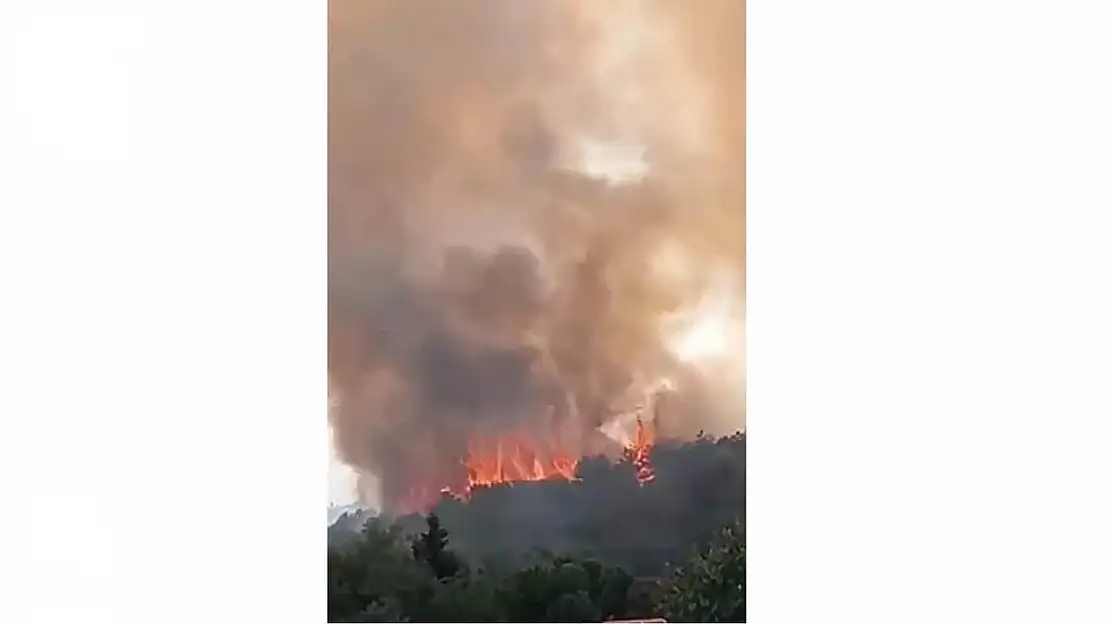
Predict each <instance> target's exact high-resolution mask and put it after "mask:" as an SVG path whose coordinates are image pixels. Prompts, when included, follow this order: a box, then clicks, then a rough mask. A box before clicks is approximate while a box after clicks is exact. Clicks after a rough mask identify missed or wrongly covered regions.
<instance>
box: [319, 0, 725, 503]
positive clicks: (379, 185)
mask: <svg viewBox="0 0 1110 625" xmlns="http://www.w3.org/2000/svg"><path fill="white" fill-rule="evenodd" d="M689 4H693V3H680V2H664V1H662V0H657V1H651V0H648V1H640V2H635V1H627V0H608V1H607V2H588V1H585V0H579V1H577V2H576V1H569V2H568V1H565V0H533V1H529V2H514V1H511V0H471V1H468V2H451V1H449V0H412V1H401V0H331V1H330V2H329V13H330V15H329V85H328V99H329V103H328V111H329V120H328V124H329V131H328V141H329V148H328V158H329V162H328V177H329V209H328V216H329V226H328V236H329V240H328V245H329V250H328V257H329V264H328V271H329V275H328V306H329V332H328V333H329V350H328V370H329V381H330V385H331V388H330V392H331V393H332V395H333V401H334V405H333V408H332V410H331V411H330V417H329V418H330V420H331V423H332V427H333V432H334V436H335V446H336V450H337V453H338V455H339V457H340V458H341V459H342V460H343V461H345V462H346V463H348V464H350V465H351V466H352V467H354V468H355V469H356V470H357V471H359V472H360V473H363V474H368V475H370V474H372V475H374V476H376V478H377V479H378V481H379V482H380V484H381V488H382V489H383V491H384V494H386V496H387V497H388V493H389V491H390V490H391V489H397V488H401V487H403V486H404V485H405V484H407V483H408V482H410V481H411V480H412V479H423V478H421V477H419V476H438V475H449V474H451V473H452V472H456V473H457V471H458V469H459V458H461V457H462V455H463V454H464V453H465V450H466V444H467V441H468V440H469V439H470V437H471V436H473V435H474V434H475V433H478V432H489V433H496V432H498V431H503V430H506V429H508V428H513V429H516V430H519V429H525V430H529V431H534V432H536V435H537V436H543V437H548V438H553V439H558V441H557V442H558V444H559V445H562V446H570V447H577V448H579V451H581V452H586V451H588V450H587V449H585V447H588V445H589V444H590V443H589V441H590V440H591V438H590V437H591V435H592V434H593V433H594V432H595V428H596V426H597V425H599V424H600V422H601V421H602V420H603V419H604V418H606V415H607V414H608V412H609V411H610V409H611V406H612V405H613V404H614V402H616V401H618V399H619V398H621V397H624V396H626V395H627V393H628V390H629V387H630V385H634V384H636V383H637V381H638V380H641V379H643V378H644V377H645V376H648V377H650V376H651V375H654V374H657V373H659V372H677V374H682V372H681V368H682V365H681V364H680V363H678V362H676V361H675V358H674V357H673V354H671V353H670V352H669V351H668V349H667V348H666V345H665V339H664V336H663V334H662V332H661V320H662V319H664V318H665V317H666V316H667V315H668V314H671V313H673V312H674V311H675V310H677V309H680V308H681V307H683V306H685V305H688V304H689V303H690V302H693V301H695V300H696V299H697V298H698V297H699V294H700V293H701V292H702V291H703V290H704V289H705V288H706V287H707V280H708V277H709V276H719V275H721V268H725V269H726V270H727V276H728V277H727V280H729V281H730V289H731V291H732V292H734V293H737V294H741V295H742V293H743V275H744V270H743V269H744V206H743V192H744V162H743V157H744V154H743V118H744V108H743V84H744V75H743V62H744V61H743V58H744V57H743V11H744V5H743V3H742V2H735V1H734V0H699V2H698V3H696V9H697V10H696V11H695V10H694V7H692V6H688V5H689ZM668 251H669V252H668ZM668 253H669V254H671V256H668ZM668 258H671V260H667V259H668ZM675 259H677V260H675ZM736 348H737V349H739V350H741V351H742V349H743V348H742V346H736ZM687 401H692V400H687ZM707 401H708V400H707ZM733 408H734V409H733V411H732V412H733V413H734V415H735V416H734V417H733V419H734V421H733V422H731V423H728V424H723V427H715V426H718V425H722V424H719V423H715V419H718V417H716V416H706V415H708V414H710V412H706V411H701V410H697V409H690V410H686V411H684V412H683V413H682V414H681V416H679V417H676V422H675V423H673V424H672V427H674V428H675V433H682V432H694V431H697V430H698V429H702V428H708V429H716V430H721V429H734V428H735V426H736V425H737V424H738V422H740V421H741V420H742V408H736V407H735V406H734V407H733Z"/></svg>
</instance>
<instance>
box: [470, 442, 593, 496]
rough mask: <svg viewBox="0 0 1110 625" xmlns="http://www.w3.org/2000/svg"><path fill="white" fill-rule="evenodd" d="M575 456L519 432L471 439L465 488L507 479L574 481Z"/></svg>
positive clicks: (576, 465) (515, 480)
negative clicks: (545, 446) (490, 438)
mask: <svg viewBox="0 0 1110 625" xmlns="http://www.w3.org/2000/svg"><path fill="white" fill-rule="evenodd" d="M577 468H578V459H577V458H576V457H575V456H573V455H571V454H569V453H566V452H563V451H560V450H558V449H548V448H544V447H543V446H540V445H537V444H535V443H534V442H533V441H531V440H529V439H528V438H526V437H524V436H520V435H509V436H504V437H499V438H495V439H492V440H489V439H485V440H481V439H479V440H475V441H471V444H470V450H469V454H468V455H467V459H466V469H467V491H470V490H472V489H474V488H478V487H482V486H493V485H494V484H504V483H507V482H537V481H540V480H552V479H555V480H558V479H562V480H573V479H575V470H576V469H577Z"/></svg>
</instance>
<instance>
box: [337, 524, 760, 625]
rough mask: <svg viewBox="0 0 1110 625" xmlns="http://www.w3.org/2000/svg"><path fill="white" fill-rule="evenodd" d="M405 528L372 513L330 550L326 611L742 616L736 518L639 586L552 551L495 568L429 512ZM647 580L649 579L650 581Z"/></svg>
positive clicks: (542, 618) (526, 616)
mask: <svg viewBox="0 0 1110 625" xmlns="http://www.w3.org/2000/svg"><path fill="white" fill-rule="evenodd" d="M427 523H428V530H427V531H425V532H423V533H421V534H420V535H418V536H415V537H411V538H409V537H406V535H405V534H404V532H403V531H402V530H401V529H400V528H399V527H398V526H396V525H386V524H384V523H382V522H379V521H376V520H371V521H370V522H368V523H367V524H366V526H365V528H364V529H363V531H362V533H361V534H360V536H359V538H358V539H355V540H352V541H350V542H348V543H347V544H345V545H344V546H343V547H333V548H331V549H329V551H328V621H329V622H333V623H379V622H456V623H481V622H486V623H490V622H493V623H496V622H524V623H543V622H549V623H560V622H561V623H587V622H599V621H602V620H605V619H614V618H622V619H629V618H644V617H654V616H659V615H663V616H665V617H667V618H668V619H669V620H671V621H675V622H736V621H743V620H744V614H745V612H744V542H743V541H744V538H743V537H744V535H743V531H742V529H741V528H740V526H739V524H738V523H735V524H731V525H729V526H726V527H725V528H724V529H723V530H722V531H721V532H720V533H719V534H718V535H717V536H716V537H715V538H714V540H713V541H711V543H710V544H709V545H708V546H707V547H706V548H705V549H704V550H703V551H701V552H700V553H697V554H695V555H694V557H692V558H691V559H690V560H689V562H688V563H686V564H684V565H682V566H680V567H678V568H676V569H675V571H674V573H673V576H672V577H671V578H669V579H664V580H646V581H648V582H649V584H648V585H649V586H655V587H656V589H657V590H660V591H662V592H650V591H648V592H636V591H635V581H636V580H634V579H633V577H632V576H631V575H629V574H628V573H627V572H625V571H624V570H622V569H621V568H619V567H614V566H608V565H605V564H603V563H601V562H598V561H596V560H584V559H574V558H568V557H561V556H553V555H550V554H545V555H544V556H543V557H542V558H540V559H539V560H538V561H537V562H536V563H534V564H531V565H529V566H526V567H523V568H520V569H517V570H513V571H503V572H500V573H494V572H490V571H486V570H483V569H478V568H470V567H469V566H467V565H466V564H465V562H463V561H462V560H460V559H459V558H458V556H457V555H455V554H454V553H453V552H452V551H451V550H450V548H449V546H448V541H449V537H448V534H447V532H446V531H445V530H442V529H441V528H439V520H438V519H437V518H436V517H435V516H434V515H430V516H429V517H428V519H427ZM642 585H643V584H641V586H642Z"/></svg>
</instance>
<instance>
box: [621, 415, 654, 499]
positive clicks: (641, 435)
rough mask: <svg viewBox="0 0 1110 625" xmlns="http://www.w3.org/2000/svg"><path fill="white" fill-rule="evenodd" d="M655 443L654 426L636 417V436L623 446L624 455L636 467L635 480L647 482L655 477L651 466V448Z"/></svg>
mask: <svg viewBox="0 0 1110 625" xmlns="http://www.w3.org/2000/svg"><path fill="white" fill-rule="evenodd" d="M654 445H655V428H653V427H652V426H651V424H645V423H644V421H643V419H641V418H640V417H636V436H635V438H634V439H633V440H632V443H631V444H630V445H629V446H628V447H625V449H624V457H625V459H627V460H628V461H629V462H631V463H632V466H634V467H636V480H637V481H639V482H640V483H641V484H647V483H648V482H651V481H652V480H654V479H655V468H654V467H652V466H651V448H652V447H653V446H654Z"/></svg>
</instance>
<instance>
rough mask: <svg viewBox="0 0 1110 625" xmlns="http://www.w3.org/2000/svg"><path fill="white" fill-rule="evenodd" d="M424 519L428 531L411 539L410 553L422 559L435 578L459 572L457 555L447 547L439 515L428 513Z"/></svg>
mask: <svg viewBox="0 0 1110 625" xmlns="http://www.w3.org/2000/svg"><path fill="white" fill-rule="evenodd" d="M425 521H426V522H427V523H428V531H426V532H423V533H421V534H420V536H419V537H418V538H417V539H416V540H415V541H413V544H412V555H413V557H414V558H416V559H417V560H422V561H424V562H426V563H428V566H430V567H432V572H433V573H435V576H436V578H438V579H446V578H448V577H453V576H454V575H455V574H456V573H458V572H459V559H458V557H457V556H456V555H455V554H454V553H452V552H451V551H449V550H448V549H447V530H445V529H443V527H442V526H440V523H439V517H438V516H436V515H435V514H429V515H428V516H427V517H426V518H425Z"/></svg>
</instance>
